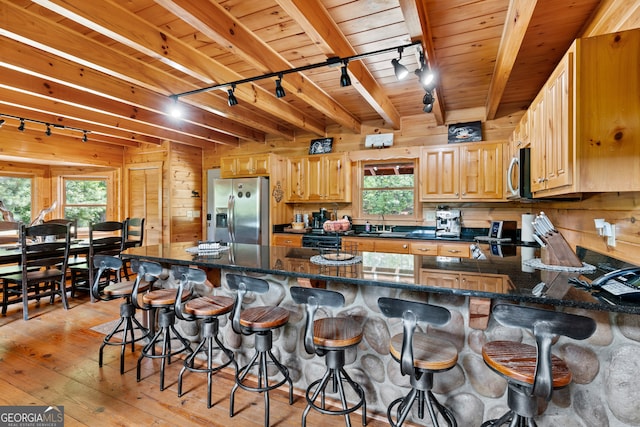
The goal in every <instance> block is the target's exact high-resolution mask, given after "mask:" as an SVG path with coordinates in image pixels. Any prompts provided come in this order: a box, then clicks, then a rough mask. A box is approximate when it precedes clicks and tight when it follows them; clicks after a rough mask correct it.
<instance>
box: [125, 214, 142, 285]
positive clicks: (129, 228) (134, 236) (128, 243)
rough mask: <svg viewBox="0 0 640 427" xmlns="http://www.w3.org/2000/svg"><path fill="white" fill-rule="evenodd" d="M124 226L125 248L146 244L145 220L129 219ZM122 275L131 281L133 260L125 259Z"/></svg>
mask: <svg viewBox="0 0 640 427" xmlns="http://www.w3.org/2000/svg"><path fill="white" fill-rule="evenodd" d="M124 223H125V226H124V248H125V249H128V248H135V247H138V246H142V244H143V243H144V218H127V219H126V220H125V221H124ZM122 261H123V267H122V274H123V275H124V277H125V278H126V279H127V280H129V273H130V271H131V260H129V259H123V260H122Z"/></svg>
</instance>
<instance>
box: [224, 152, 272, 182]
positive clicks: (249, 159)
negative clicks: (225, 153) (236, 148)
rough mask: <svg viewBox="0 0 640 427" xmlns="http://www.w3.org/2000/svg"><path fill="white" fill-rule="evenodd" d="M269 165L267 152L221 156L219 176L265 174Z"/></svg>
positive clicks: (267, 172) (237, 176) (236, 176)
mask: <svg viewBox="0 0 640 427" xmlns="http://www.w3.org/2000/svg"><path fill="white" fill-rule="evenodd" d="M270 167H271V156H270V155H269V154H256V155H247V156H232V157H222V158H221V159H220V177H221V178H239V177H249V176H267V175H269V172H270Z"/></svg>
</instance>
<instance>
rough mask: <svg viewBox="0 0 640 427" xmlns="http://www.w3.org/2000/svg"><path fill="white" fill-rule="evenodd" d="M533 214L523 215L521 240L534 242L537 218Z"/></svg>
mask: <svg viewBox="0 0 640 427" xmlns="http://www.w3.org/2000/svg"><path fill="white" fill-rule="evenodd" d="M535 217H536V216H535V215H533V214H523V215H522V230H521V231H520V240H522V241H523V242H533V241H534V239H533V220H534V219H535Z"/></svg>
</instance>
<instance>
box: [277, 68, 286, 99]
mask: <svg viewBox="0 0 640 427" xmlns="http://www.w3.org/2000/svg"><path fill="white" fill-rule="evenodd" d="M285 96H286V92H285V91H284V88H283V87H282V74H280V75H278V79H277V80H276V98H284V97H285Z"/></svg>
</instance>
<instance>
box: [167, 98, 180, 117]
mask: <svg viewBox="0 0 640 427" xmlns="http://www.w3.org/2000/svg"><path fill="white" fill-rule="evenodd" d="M171 99H173V103H172V104H171V107H170V108H169V114H171V116H172V117H175V118H176V119H178V118H180V117H182V108H180V104H178V97H177V96H171Z"/></svg>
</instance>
